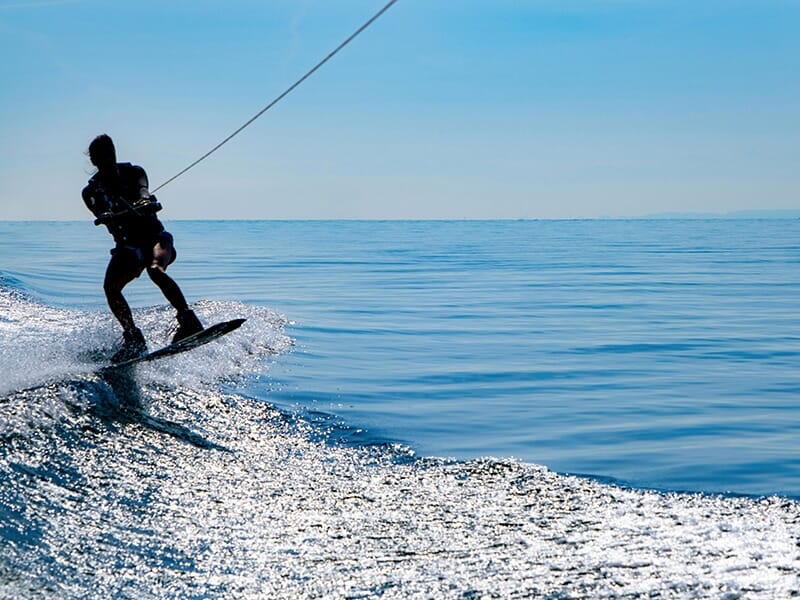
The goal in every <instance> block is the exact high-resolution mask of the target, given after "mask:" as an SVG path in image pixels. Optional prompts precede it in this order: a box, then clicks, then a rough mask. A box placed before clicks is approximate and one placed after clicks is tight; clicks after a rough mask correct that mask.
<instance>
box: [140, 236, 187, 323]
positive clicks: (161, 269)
mask: <svg viewBox="0 0 800 600" xmlns="http://www.w3.org/2000/svg"><path fill="white" fill-rule="evenodd" d="M173 260H175V248H174V247H173V246H172V236H171V235H169V236H166V235H162V237H161V238H160V239H159V241H158V243H156V245H155V246H154V247H153V260H152V262H151V263H150V266H148V267H147V274H148V275H149V276H150V279H151V280H152V281H153V283H155V284H156V285H157V286H158V288H159V289H160V290H161V293H162V294H164V297H165V298H166V299H167V301H169V303H170V304H172V306H174V307H175V310H177V311H178V312H179V313H180V312H183V311H186V310H189V305H188V304H187V303H186V298H185V297H184V296H183V292H182V291H181V288H180V287H178V284H177V283H175V280H174V279H172V277H170V276H169V275H167V267H168V266H169V265H170V264H171V263H172V261H173Z"/></svg>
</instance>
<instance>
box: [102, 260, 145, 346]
mask: <svg viewBox="0 0 800 600" xmlns="http://www.w3.org/2000/svg"><path fill="white" fill-rule="evenodd" d="M138 274H139V269H138V268H137V267H136V266H135V265H134V264H133V263H132V261H130V260H126V259H125V258H124V257H122V256H120V254H119V252H118V253H117V254H115V255H114V256H112V257H111V261H110V262H109V263H108V267H107V268H106V276H105V280H104V281H103V290H104V291H105V293H106V300H107V301H108V307H109V308H110V309H111V312H112V313H113V314H114V316H115V317H116V318H117V321H119V324H120V325H122V329H123V330H125V331H130V330H132V329H134V328H135V327H136V324H135V323H134V322H133V315H132V314H131V308H130V306H129V305H128V302H127V300H125V296H123V295H122V289H123V288H124V287H125V286H126V285H128V284H129V283H130V282H131V281H133V280H134V279H136V277H137V276H138Z"/></svg>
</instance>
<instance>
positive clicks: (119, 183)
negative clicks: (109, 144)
mask: <svg viewBox="0 0 800 600" xmlns="http://www.w3.org/2000/svg"><path fill="white" fill-rule="evenodd" d="M148 186H149V184H148V181H147V174H146V173H145V171H144V169H143V168H142V167H139V166H137V165H132V164H131V163H117V176H116V177H114V176H111V177H108V176H103V174H101V173H100V172H97V173H95V174H94V175H93V176H92V178H91V179H89V183H88V185H87V186H86V187H85V188H83V194H82V195H83V201H84V202H85V203H86V206H87V207H88V208H89V210H90V211H92V213H93V214H94V216H95V217H100V216H101V215H102V214H103V213H109V212H110V213H113V214H115V215H116V214H118V213H123V214H121V215H120V216H116V217H114V218H113V219H110V220H107V221H105V225H106V227H108V231H109V233H111V235H112V236H114V241H115V242H117V245H118V246H145V245H149V244H151V243H152V242H153V241H154V240H155V239H157V238H158V235H159V234H160V233H161V232H162V231H164V226H163V225H162V224H161V221H159V220H158V218H157V217H156V216H155V213H154V212H151V211H139V212H136V211H134V210H132V207H133V206H134V205H135V204H136V203H137V202H141V201H142V200H143V199H144V200H146V199H147V198H149V197H150V195H149V192H148V190H147V188H148Z"/></svg>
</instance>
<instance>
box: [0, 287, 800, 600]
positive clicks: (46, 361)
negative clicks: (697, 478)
mask: <svg viewBox="0 0 800 600" xmlns="http://www.w3.org/2000/svg"><path fill="white" fill-rule="evenodd" d="M3 293H4V294H5V295H4V297H3V301H4V302H7V303H8V306H9V310H8V311H6V312H5V313H4V318H3V320H2V322H0V342H2V346H1V347H2V348H3V355H2V357H3V363H2V365H3V366H2V367H1V368H2V376H3V378H4V381H3V385H4V390H6V391H4V392H3V393H2V398H0V597H2V598H18V597H25V598H40V597H41V598H45V597H65V598H108V597H118V598H150V597H174V598H186V597H235V598H265V597H341V598H362V597H364V598H365V597H374V596H382V597H387V598H429V597H437V598H440V597H441V598H466V597H531V596H533V597H550V598H586V597H592V598H619V597H665V598H670V597H675V598H720V597H725V598H749V597H766V598H772V597H789V596H792V595H797V594H800V580H798V573H800V548H798V540H799V539H800V510H799V509H800V506H798V504H797V503H796V502H794V501H792V500H786V499H781V498H776V497H772V498H764V499H752V498H745V497H722V496H708V495H701V494H694V495H686V494H662V493H655V492H647V491H638V490H631V489H624V488H621V487H618V486H614V485H608V484H604V483H601V482H598V481H592V480H590V479H585V478H577V477H570V476H564V475H559V474H556V473H553V472H551V471H549V470H547V469H545V468H544V467H541V466H537V465H531V464H523V463H519V462H514V461H510V460H498V459H483V460H474V461H467V462H458V461H446V460H439V459H418V458H416V457H415V455H414V452H413V451H412V450H411V449H409V448H408V447H405V446H402V445H396V444H388V443H384V444H367V445H343V444H338V443H335V441H334V440H336V439H340V438H341V437H342V436H340V435H338V434H337V432H335V431H332V432H330V433H331V435H329V436H328V435H326V431H325V430H324V429H321V428H320V426H319V425H317V424H315V423H312V422H310V421H308V420H306V419H305V418H303V417H298V416H297V415H294V414H291V413H287V412H281V411H279V410H276V408H275V407H274V406H272V405H270V404H269V403H268V402H266V401H265V399H264V398H252V397H248V395H247V393H246V392H245V390H247V389H248V387H247V386H241V387H240V386H239V382H242V381H243V380H245V379H247V378H249V377H256V376H259V375H258V374H259V373H261V374H263V373H264V372H265V369H267V365H266V364H265V361H267V360H269V357H270V356H271V355H272V354H273V353H281V352H285V351H287V350H288V349H289V348H290V345H291V340H290V339H289V338H288V337H287V336H286V335H285V333H284V332H283V325H284V324H285V320H284V319H283V318H282V317H281V316H280V315H277V314H276V313H274V312H273V311H270V310H268V309H264V308H257V307H251V306H247V305H244V304H240V303H233V302H201V303H199V304H198V306H197V309H198V313H199V314H200V317H201V319H203V320H204V321H205V322H212V321H218V320H223V319H227V318H233V317H236V316H245V317H247V318H248V321H247V323H246V324H245V325H244V326H243V327H242V328H241V330H238V331H237V332H236V333H235V334H231V335H228V336H225V337H223V338H221V339H220V340H218V341H217V342H215V343H213V344H209V345H208V346H206V347H204V348H200V349H197V350H195V351H192V352H189V353H185V354H184V355H181V356H177V357H173V358H170V359H164V360H161V361H156V362H154V363H152V364H147V365H140V366H139V367H136V368H135V369H132V370H130V371H129V372H119V373H116V374H114V376H111V377H105V378H102V377H99V376H98V375H96V374H95V373H94V371H95V369H96V366H97V365H96V364H93V363H91V362H89V361H87V360H86V359H81V358H80V355H81V352H82V351H85V352H87V353H88V352H89V351H92V350H96V349H97V348H102V347H106V346H110V345H111V344H112V343H113V341H114V339H115V334H114V333H113V331H114V330H113V323H111V322H110V320H109V318H108V317H106V316H105V315H100V314H95V313H91V312H80V311H72V310H62V309H54V308H49V307H47V306H42V305H40V304H37V303H36V302H35V301H33V300H31V299H29V298H25V297H24V296H23V295H22V294H20V293H18V292H15V291H13V290H8V289H6V290H5V291H4V292H3ZM170 315H171V312H170V311H166V310H165V309H162V308H149V309H143V310H139V311H137V315H136V316H137V319H138V321H139V322H140V323H141V324H142V327H143V329H144V330H145V332H146V334H147V337H148V339H149V340H150V343H151V344H152V345H153V346H157V345H160V344H161V343H164V342H166V341H167V340H168V338H169V330H168V327H167V326H165V324H164V323H165V321H166V320H167V318H168V317H169V316H170ZM23 324H24V326H23ZM7 361H8V362H7ZM23 388H24V389H23ZM326 427H331V423H330V422H328V423H327V424H326Z"/></svg>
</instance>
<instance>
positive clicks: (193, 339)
mask: <svg viewBox="0 0 800 600" xmlns="http://www.w3.org/2000/svg"><path fill="white" fill-rule="evenodd" d="M246 320H247V319H233V320H232V321H223V322H222V323H217V324H216V325H212V326H211V327H206V328H205V329H203V331H200V332H198V333H195V334H193V335H190V336H189V337H185V338H183V339H182V340H180V341H177V342H175V343H173V344H170V345H169V346H164V347H163V348H160V349H159V350H155V351H153V352H150V353H149V354H145V355H143V356H138V357H136V358H131V359H129V360H123V361H121V362H118V363H112V364H110V365H108V366H105V367H103V368H102V369H100V370H99V372H100V373H107V372H110V371H116V370H117V369H122V368H123V367H130V366H132V365H135V364H138V363H141V362H149V361H151V360H156V359H158V358H164V357H165V356H172V355H174V354H180V353H181V352H186V351H187V350H193V349H195V348H197V347H199V346H203V345H205V344H207V343H208V342H211V341H213V340H215V339H217V338H219V337H222V336H223V335H225V334H226V333H230V332H231V331H233V330H234V329H238V328H239V327H240V326H241V325H242V323H244V322H245V321H246Z"/></svg>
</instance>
